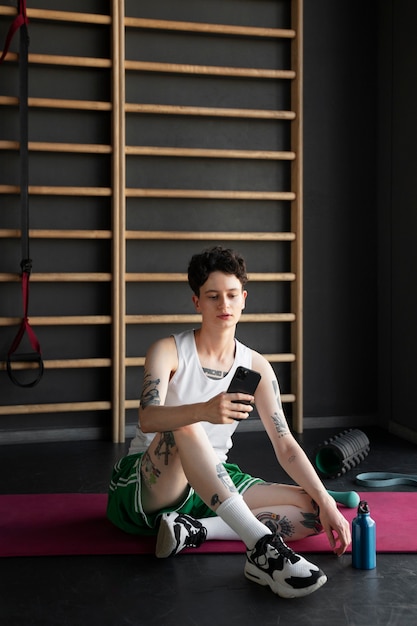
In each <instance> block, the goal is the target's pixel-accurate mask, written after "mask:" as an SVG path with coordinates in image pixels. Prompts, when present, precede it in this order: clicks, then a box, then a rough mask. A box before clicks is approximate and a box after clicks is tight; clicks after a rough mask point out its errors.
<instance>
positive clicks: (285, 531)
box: [256, 511, 295, 538]
mask: <svg viewBox="0 0 417 626" xmlns="http://www.w3.org/2000/svg"><path fill="white" fill-rule="evenodd" d="M256 517H257V518H258V520H259V521H260V522H262V524H265V526H267V528H269V530H270V531H271V532H272V533H273V534H278V535H281V537H286V538H289V537H292V536H293V535H294V533H295V526H294V524H293V523H292V522H291V520H289V519H288V517H287V516H286V515H283V516H281V515H279V514H278V513H272V512H271V511H265V512H263V513H258V515H257V516H256Z"/></svg>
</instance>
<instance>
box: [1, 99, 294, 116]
mask: <svg viewBox="0 0 417 626" xmlns="http://www.w3.org/2000/svg"><path fill="white" fill-rule="evenodd" d="M0 103H1V99H0ZM125 111H126V113H147V114H151V115H190V116H191V115H197V116H205V117H237V118H245V119H246V118H250V119H267V120H294V119H295V112H294V111H271V110H268V109H227V108H219V107H195V106H177V105H171V104H135V103H126V105H125Z"/></svg>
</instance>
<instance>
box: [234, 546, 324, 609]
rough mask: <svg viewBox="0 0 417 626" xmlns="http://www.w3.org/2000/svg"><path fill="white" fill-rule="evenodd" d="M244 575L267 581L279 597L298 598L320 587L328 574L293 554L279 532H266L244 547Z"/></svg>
mask: <svg viewBox="0 0 417 626" xmlns="http://www.w3.org/2000/svg"><path fill="white" fill-rule="evenodd" d="M246 557H247V559H246V564H245V570H244V571H245V576H246V578H248V579H249V580H252V581H253V582H255V583H258V585H264V586H266V585H269V587H270V588H271V589H272V591H273V592H274V593H276V594H278V595H279V596H281V597H282V598H300V597H301V596H306V595H308V594H309V593H313V591H316V590H317V589H319V588H320V587H321V586H322V585H324V583H325V582H326V581H327V577H326V575H325V574H324V572H322V570H321V569H319V568H318V567H317V566H316V565H313V563H309V562H308V561H307V560H306V559H305V558H304V557H302V556H300V555H298V554H296V553H295V552H294V551H293V550H291V548H289V547H288V546H287V545H286V544H285V543H284V541H283V540H282V537H281V536H280V535H277V534H275V535H265V537H262V538H261V539H259V541H258V542H257V544H256V545H255V547H254V548H253V549H252V550H247V551H246Z"/></svg>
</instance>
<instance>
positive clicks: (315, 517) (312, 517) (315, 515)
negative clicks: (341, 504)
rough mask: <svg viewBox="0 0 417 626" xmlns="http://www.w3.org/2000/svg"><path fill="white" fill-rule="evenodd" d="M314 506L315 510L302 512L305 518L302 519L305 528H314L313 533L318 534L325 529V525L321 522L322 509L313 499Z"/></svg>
mask: <svg viewBox="0 0 417 626" xmlns="http://www.w3.org/2000/svg"><path fill="white" fill-rule="evenodd" d="M311 504H312V506H313V512H312V513H311V512H308V511H307V512H302V513H301V515H302V516H303V519H302V521H301V525H302V526H304V527H305V528H309V529H311V530H312V533H311V534H312V535H318V534H319V533H321V532H322V531H323V526H322V525H321V523H320V509H319V507H318V506H317V504H316V503H315V502H314V500H312V501H311Z"/></svg>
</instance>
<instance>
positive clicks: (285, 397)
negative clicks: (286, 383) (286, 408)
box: [281, 393, 296, 404]
mask: <svg viewBox="0 0 417 626" xmlns="http://www.w3.org/2000/svg"><path fill="white" fill-rule="evenodd" d="M295 400H296V396H295V395H294V394H293V393H282V394H281V401H282V403H283V404H291V403H292V402H295Z"/></svg>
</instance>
